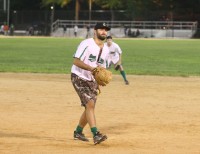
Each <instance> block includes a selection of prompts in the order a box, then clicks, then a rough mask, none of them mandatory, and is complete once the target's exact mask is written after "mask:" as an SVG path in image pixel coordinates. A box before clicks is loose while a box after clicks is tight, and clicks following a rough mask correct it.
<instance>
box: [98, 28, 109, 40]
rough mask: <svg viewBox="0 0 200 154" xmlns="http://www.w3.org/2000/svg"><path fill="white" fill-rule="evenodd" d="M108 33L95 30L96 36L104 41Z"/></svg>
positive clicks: (104, 30)
mask: <svg viewBox="0 0 200 154" xmlns="http://www.w3.org/2000/svg"><path fill="white" fill-rule="evenodd" d="M107 34H108V31H107V30H106V29H97V30H96V36H97V38H98V39H100V40H102V41H103V40H105V39H106V37H107Z"/></svg>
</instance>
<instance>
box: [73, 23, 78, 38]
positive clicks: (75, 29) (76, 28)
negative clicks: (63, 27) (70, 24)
mask: <svg viewBox="0 0 200 154" xmlns="http://www.w3.org/2000/svg"><path fill="white" fill-rule="evenodd" d="M77 33H78V26H77V25H75V26H74V36H75V37H77Z"/></svg>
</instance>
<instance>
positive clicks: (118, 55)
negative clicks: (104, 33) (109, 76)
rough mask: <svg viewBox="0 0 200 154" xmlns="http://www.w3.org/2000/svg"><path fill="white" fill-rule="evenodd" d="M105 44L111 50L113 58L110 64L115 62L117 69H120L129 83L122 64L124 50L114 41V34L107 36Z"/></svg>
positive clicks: (126, 82) (111, 57)
mask: <svg viewBox="0 0 200 154" xmlns="http://www.w3.org/2000/svg"><path fill="white" fill-rule="evenodd" d="M105 45H106V46H107V47H108V48H109V51H110V59H111V62H110V65H111V64H114V67H115V70H116V71H117V70H119V71H120V73H121V75H122V77H123V79H124V82H125V84H126V85H128V84H129V82H128V80H127V79H126V73H125V71H124V69H123V66H122V50H121V48H120V47H119V45H118V44H117V43H115V42H113V40H112V36H108V37H107V38H106V43H105Z"/></svg>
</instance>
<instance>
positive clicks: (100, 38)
mask: <svg viewBox="0 0 200 154" xmlns="http://www.w3.org/2000/svg"><path fill="white" fill-rule="evenodd" d="M97 38H98V39H99V40H101V41H104V40H105V39H106V35H100V34H99V33H97Z"/></svg>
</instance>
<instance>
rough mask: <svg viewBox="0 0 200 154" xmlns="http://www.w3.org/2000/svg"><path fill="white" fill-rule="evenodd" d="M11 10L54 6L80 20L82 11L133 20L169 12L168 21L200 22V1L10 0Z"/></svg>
mask: <svg viewBox="0 0 200 154" xmlns="http://www.w3.org/2000/svg"><path fill="white" fill-rule="evenodd" d="M10 2H11V10H45V9H49V7H50V6H51V5H53V6H54V7H55V8H56V9H58V10H65V9H66V10H74V11H75V19H77V20H78V19H79V11H80V10H89V11H92V10H100V9H101V10H110V11H111V12H112V11H115V10H124V11H125V14H126V16H128V17H129V18H130V20H133V19H134V18H135V17H136V16H137V17H138V16H141V15H143V16H144V15H147V16H148V15H150V12H163V11H164V12H167V13H168V17H167V18H168V20H171V18H174V19H175V20H176V19H177V20H178V19H179V18H178V17H180V16H181V17H187V19H186V20H200V19H199V18H200V0H184V1H183V0H34V1H27V0H17V1H16V0H10Z"/></svg>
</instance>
